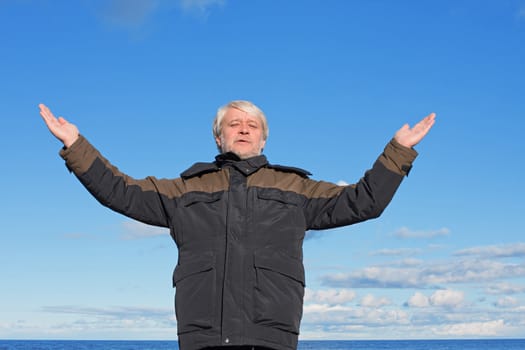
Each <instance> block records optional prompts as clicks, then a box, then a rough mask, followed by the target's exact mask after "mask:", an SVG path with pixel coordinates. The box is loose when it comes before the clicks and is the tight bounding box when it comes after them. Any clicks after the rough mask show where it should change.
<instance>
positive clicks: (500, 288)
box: [485, 282, 525, 295]
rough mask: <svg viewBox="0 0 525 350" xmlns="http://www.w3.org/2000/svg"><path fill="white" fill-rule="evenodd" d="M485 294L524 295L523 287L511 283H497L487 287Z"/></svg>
mask: <svg viewBox="0 0 525 350" xmlns="http://www.w3.org/2000/svg"><path fill="white" fill-rule="evenodd" d="M485 292H486V293H488V294H505V295H508V294H518V293H525V286H522V285H515V284H511V283H506V282H504V283H497V284H492V285H490V286H488V287H487V289H486V291H485Z"/></svg>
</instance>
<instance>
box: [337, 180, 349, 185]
mask: <svg viewBox="0 0 525 350" xmlns="http://www.w3.org/2000/svg"><path fill="white" fill-rule="evenodd" d="M336 184H337V186H348V185H350V184H349V183H348V182H346V181H344V180H339V181H337V183H336Z"/></svg>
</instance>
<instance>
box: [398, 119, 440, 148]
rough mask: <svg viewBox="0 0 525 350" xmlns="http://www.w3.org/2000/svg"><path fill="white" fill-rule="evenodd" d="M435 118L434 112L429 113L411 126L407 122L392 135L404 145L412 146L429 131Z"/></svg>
mask: <svg viewBox="0 0 525 350" xmlns="http://www.w3.org/2000/svg"><path fill="white" fill-rule="evenodd" d="M435 118H436V114H435V113H430V114H429V115H427V116H426V117H425V118H423V119H422V120H421V121H420V122H419V123H417V124H416V125H414V127H412V128H411V127H410V126H409V125H408V124H405V125H403V127H402V128H401V129H399V130H398V131H397V132H396V134H395V135H394V139H395V140H396V141H397V142H398V143H399V144H401V145H403V146H405V147H409V148H411V147H414V146H415V145H417V144H418V143H419V142H420V141H421V140H422V139H423V138H424V137H425V136H426V134H427V133H428V132H429V131H430V129H431V128H432V125H434V122H435Z"/></svg>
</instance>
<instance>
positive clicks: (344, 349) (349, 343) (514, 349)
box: [0, 339, 525, 350]
mask: <svg viewBox="0 0 525 350" xmlns="http://www.w3.org/2000/svg"><path fill="white" fill-rule="evenodd" d="M168 349H169V350H178V349H179V347H178V345H177V342H176V341H146V340H144V341H136V340H133V341H125V340H118V341H113V340H0V350H168ZM486 349H491V350H525V339H483V340H482V339H469V340H342V341H337V340H319V341H317V340H315V341H310V340H304V341H300V342H299V346H298V350H486Z"/></svg>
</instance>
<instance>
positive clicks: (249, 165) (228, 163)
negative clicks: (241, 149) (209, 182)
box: [180, 152, 268, 179]
mask: <svg viewBox="0 0 525 350" xmlns="http://www.w3.org/2000/svg"><path fill="white" fill-rule="evenodd" d="M266 165H268V160H267V159H266V156H263V155H259V156H255V157H251V158H247V159H241V158H239V156H237V155H236V154H235V153H232V152H227V153H222V154H219V155H218V156H216V157H215V162H213V163H195V164H193V165H192V166H191V167H190V168H189V169H187V170H185V171H184V172H182V173H181V174H180V176H181V178H183V179H188V178H190V177H194V176H198V175H202V174H205V173H210V172H214V171H218V170H220V169H222V168H224V167H234V168H235V169H237V170H238V171H240V172H241V173H243V174H244V175H246V176H248V175H250V174H253V173H254V172H256V171H257V170H259V169H260V168H262V167H264V166H266Z"/></svg>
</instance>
